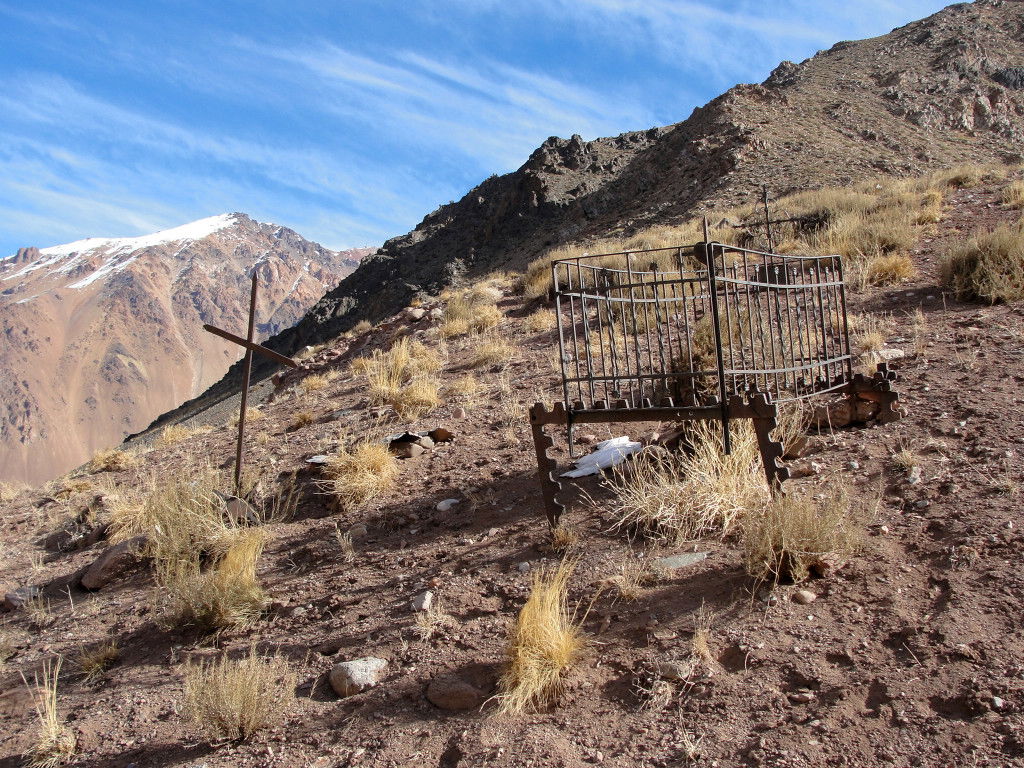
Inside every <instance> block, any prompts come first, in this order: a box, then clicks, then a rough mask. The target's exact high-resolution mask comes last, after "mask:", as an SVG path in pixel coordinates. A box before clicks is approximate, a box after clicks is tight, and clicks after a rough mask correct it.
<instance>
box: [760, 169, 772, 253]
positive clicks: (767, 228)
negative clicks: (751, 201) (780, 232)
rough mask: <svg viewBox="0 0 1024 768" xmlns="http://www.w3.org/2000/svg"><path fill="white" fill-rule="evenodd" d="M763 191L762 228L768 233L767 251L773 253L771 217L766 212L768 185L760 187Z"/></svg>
mask: <svg viewBox="0 0 1024 768" xmlns="http://www.w3.org/2000/svg"><path fill="white" fill-rule="evenodd" d="M761 191H762V192H763V193H764V230H765V234H767V235H768V253H775V243H774V242H773V241H772V217H771V214H769V213H768V185H767V184H765V185H764V186H763V187H761Z"/></svg>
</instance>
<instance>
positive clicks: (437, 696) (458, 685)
mask: <svg viewBox="0 0 1024 768" xmlns="http://www.w3.org/2000/svg"><path fill="white" fill-rule="evenodd" d="M486 700H487V693H486V692H485V691H482V690H480V689H479V688H477V687H476V686H475V685H473V684H471V683H469V682H467V681H465V680H463V679H462V678H461V677H458V676H457V675H438V676H437V677H435V678H434V679H433V680H431V681H430V684H429V685H427V701H429V702H430V703H431V704H433V705H434V706H435V707H438V708H440V709H447V710H450V711H453V712H464V711H466V710H469V709H479V708H480V707H481V706H482V705H483V703H484V702H485V701H486Z"/></svg>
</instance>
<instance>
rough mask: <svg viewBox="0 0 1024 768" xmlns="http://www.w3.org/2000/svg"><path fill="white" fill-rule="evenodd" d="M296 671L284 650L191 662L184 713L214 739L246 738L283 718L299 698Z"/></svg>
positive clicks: (188, 671)
mask: <svg viewBox="0 0 1024 768" xmlns="http://www.w3.org/2000/svg"><path fill="white" fill-rule="evenodd" d="M295 683H296V678H295V673H294V672H293V671H292V669H291V667H290V666H289V664H288V662H287V661H286V660H285V659H283V658H282V657H281V656H278V655H274V656H270V657H260V656H258V655H257V653H256V649H255V648H252V649H250V651H249V655H248V657H245V658H241V659H237V660H231V659H228V658H226V657H221V658H220V659H219V660H217V661H212V662H208V663H200V664H198V665H192V666H189V667H188V669H187V670H186V672H185V706H184V710H185V714H186V715H187V717H188V718H189V719H190V720H191V721H192V722H193V723H195V724H196V725H197V726H199V728H200V729H202V731H203V732H204V733H205V734H206V735H207V736H208V737H209V738H210V739H212V740H221V739H247V738H249V737H250V736H251V735H252V734H254V733H256V732H257V731H259V730H262V729H264V728H268V727H270V726H272V725H276V724H277V723H280V722H282V721H283V720H284V717H285V715H286V714H287V711H288V709H289V707H290V706H291V705H292V703H293V702H294V701H295Z"/></svg>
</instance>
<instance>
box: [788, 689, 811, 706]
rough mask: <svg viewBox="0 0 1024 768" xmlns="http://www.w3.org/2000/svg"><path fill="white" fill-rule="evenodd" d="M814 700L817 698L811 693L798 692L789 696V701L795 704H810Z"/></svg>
mask: <svg viewBox="0 0 1024 768" xmlns="http://www.w3.org/2000/svg"><path fill="white" fill-rule="evenodd" d="M814 699H815V696H814V694H813V693H811V692H810V691H798V692H797V693H791V694H789V700H790V701H791V702H793V703H794V704H810V703H811V702H812V701H814Z"/></svg>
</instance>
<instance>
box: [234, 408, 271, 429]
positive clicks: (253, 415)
mask: <svg viewBox="0 0 1024 768" xmlns="http://www.w3.org/2000/svg"><path fill="white" fill-rule="evenodd" d="M265 417H266V414H265V413H263V411H261V410H260V409H259V408H246V409H245V423H246V424H253V423H255V422H257V421H261V420H262V419H263V418H265ZM231 426H232V427H237V426H238V414H237V413H236V414H235V415H234V416H232V417H231Z"/></svg>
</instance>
